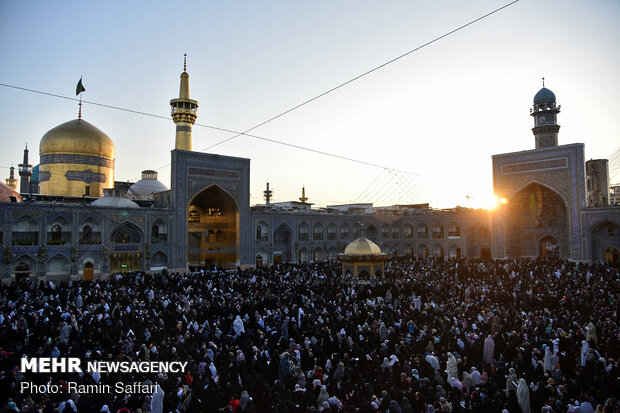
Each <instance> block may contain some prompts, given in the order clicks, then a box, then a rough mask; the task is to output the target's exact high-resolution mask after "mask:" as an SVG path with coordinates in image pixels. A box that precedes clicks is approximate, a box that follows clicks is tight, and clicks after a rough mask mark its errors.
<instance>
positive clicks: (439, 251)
mask: <svg viewBox="0 0 620 413" xmlns="http://www.w3.org/2000/svg"><path fill="white" fill-rule="evenodd" d="M433 257H438V258H443V257H444V252H443V247H442V246H441V245H435V246H434V247H433Z"/></svg>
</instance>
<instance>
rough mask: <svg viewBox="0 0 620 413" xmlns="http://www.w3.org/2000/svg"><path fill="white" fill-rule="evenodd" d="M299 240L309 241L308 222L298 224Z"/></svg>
mask: <svg viewBox="0 0 620 413" xmlns="http://www.w3.org/2000/svg"><path fill="white" fill-rule="evenodd" d="M299 240H300V241H309V240H310V228H309V227H308V224H306V223H305V222H302V223H301V224H299Z"/></svg>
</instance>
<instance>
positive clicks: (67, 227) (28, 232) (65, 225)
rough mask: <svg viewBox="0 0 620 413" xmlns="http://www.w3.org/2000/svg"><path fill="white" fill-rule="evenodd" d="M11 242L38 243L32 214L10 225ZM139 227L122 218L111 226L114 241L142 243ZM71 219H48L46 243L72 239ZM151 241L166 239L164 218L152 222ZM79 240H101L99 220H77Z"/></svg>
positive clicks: (80, 241) (92, 242)
mask: <svg viewBox="0 0 620 413" xmlns="http://www.w3.org/2000/svg"><path fill="white" fill-rule="evenodd" d="M11 230H12V234H11V236H12V245H39V244H40V240H39V223H38V221H37V219H36V218H35V217H32V216H28V215H25V216H21V217H19V218H17V219H16V220H15V221H14V222H13V224H12V225H11ZM142 232H143V231H142V230H141V229H140V228H139V227H138V226H136V225H135V224H132V223H130V222H124V223H122V224H120V225H118V226H117V227H115V228H113V229H112V232H111V237H110V238H111V242H113V243H119V244H124V243H141V242H142V239H143V235H142ZM71 233H72V229H71V223H70V222H69V220H68V219H67V218H65V217H62V216H58V217H54V218H53V219H51V220H50V221H49V222H48V223H47V227H46V237H47V244H48V245H63V244H67V243H69V242H71ZM150 236H151V238H150V239H151V242H152V243H160V242H166V241H167V240H168V224H167V223H166V221H164V220H163V219H161V218H160V219H156V220H155V221H154V222H153V224H152V225H151V234H150ZM79 243H80V244H101V223H100V222H99V221H98V220H96V219H95V218H93V217H88V218H86V219H84V220H83V221H81V222H80V224H79Z"/></svg>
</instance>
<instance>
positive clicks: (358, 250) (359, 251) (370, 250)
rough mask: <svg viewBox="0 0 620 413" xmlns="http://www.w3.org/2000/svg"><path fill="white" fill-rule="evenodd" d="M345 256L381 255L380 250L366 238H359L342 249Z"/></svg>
mask: <svg viewBox="0 0 620 413" xmlns="http://www.w3.org/2000/svg"><path fill="white" fill-rule="evenodd" d="M344 253H345V254H346V255H371V254H381V248H379V246H378V245H377V244H375V243H374V242H372V241H371V240H369V239H368V238H366V237H359V238H357V239H354V240H353V241H351V242H350V243H349V244H348V245H347V246H346V247H345V249H344Z"/></svg>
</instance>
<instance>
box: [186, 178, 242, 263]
mask: <svg viewBox="0 0 620 413" xmlns="http://www.w3.org/2000/svg"><path fill="white" fill-rule="evenodd" d="M187 217H188V219H187V263H188V265H190V266H192V267H199V266H203V265H207V266H211V265H215V266H217V267H218V268H224V269H234V268H236V263H237V261H238V260H239V209H238V207H237V203H236V202H235V200H234V199H233V197H232V196H230V195H229V194H228V192H226V191H224V190H223V189H222V188H220V187H219V186H217V185H211V186H210V187H208V188H206V189H203V190H202V191H200V192H199V193H198V194H196V196H194V198H193V199H192V200H191V201H190V203H189V207H188V211H187Z"/></svg>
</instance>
